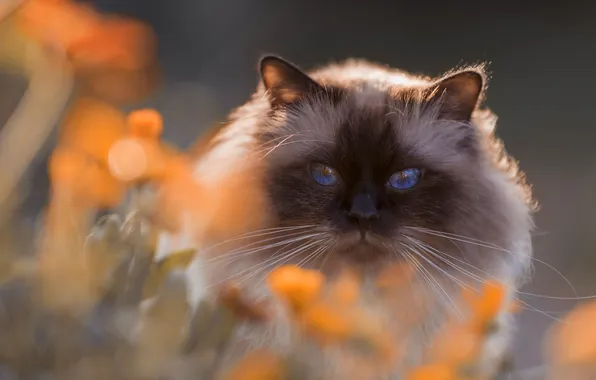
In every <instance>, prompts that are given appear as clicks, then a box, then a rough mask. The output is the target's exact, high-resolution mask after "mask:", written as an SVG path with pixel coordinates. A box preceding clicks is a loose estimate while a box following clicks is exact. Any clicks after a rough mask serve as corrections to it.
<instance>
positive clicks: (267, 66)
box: [259, 55, 323, 107]
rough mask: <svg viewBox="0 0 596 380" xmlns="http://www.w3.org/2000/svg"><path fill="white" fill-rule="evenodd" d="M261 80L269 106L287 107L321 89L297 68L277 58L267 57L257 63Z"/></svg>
mask: <svg viewBox="0 0 596 380" xmlns="http://www.w3.org/2000/svg"><path fill="white" fill-rule="evenodd" d="M259 72H260V73H261V79H262V80H263V84H264V85H265V89H266V90H267V96H268V97H269V101H270V103H271V106H273V107H279V106H284V105H285V106H287V105H290V104H292V103H295V102H297V101H299V100H301V99H303V98H304V97H305V96H306V95H308V94H313V93H316V92H319V91H322V90H323V89H322V87H321V86H320V85H319V84H318V83H317V82H315V81H314V80H313V79H312V78H311V77H309V76H308V75H307V74H305V73H304V72H302V71H301V70H300V69H299V68H298V67H296V66H295V65H293V64H291V63H290V62H287V61H285V60H283V59H281V58H279V57H276V56H272V55H268V56H265V57H263V58H261V61H260V62H259Z"/></svg>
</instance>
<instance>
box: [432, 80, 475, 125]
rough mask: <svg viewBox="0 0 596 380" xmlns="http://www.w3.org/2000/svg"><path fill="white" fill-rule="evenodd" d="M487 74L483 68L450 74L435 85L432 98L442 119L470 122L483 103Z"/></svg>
mask: <svg viewBox="0 0 596 380" xmlns="http://www.w3.org/2000/svg"><path fill="white" fill-rule="evenodd" d="M485 86H486V74H485V73H484V71H483V70H482V69H481V68H478V69H467V70H463V71H459V72H457V73H452V74H449V75H447V76H445V77H443V78H441V79H440V80H438V81H437V82H435V83H434V84H433V86H432V87H431V93H430V98H431V100H433V101H436V102H438V104H439V107H440V113H441V117H443V118H448V119H453V120H458V121H469V120H470V118H471V116H472V112H474V110H475V109H476V107H477V106H478V104H479V103H480V102H481V101H482V98H483V96H484V90H485Z"/></svg>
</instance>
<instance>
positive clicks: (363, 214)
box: [348, 193, 379, 221]
mask: <svg viewBox="0 0 596 380" xmlns="http://www.w3.org/2000/svg"><path fill="white" fill-rule="evenodd" d="M348 216H349V217H350V218H352V219H355V220H357V221H370V220H373V219H378V218H379V210H378V208H377V205H376V202H375V199H374V198H373V196H372V195H371V194H369V193H360V194H357V195H356V196H354V199H353V200H352V206H351V207H350V211H349V212H348Z"/></svg>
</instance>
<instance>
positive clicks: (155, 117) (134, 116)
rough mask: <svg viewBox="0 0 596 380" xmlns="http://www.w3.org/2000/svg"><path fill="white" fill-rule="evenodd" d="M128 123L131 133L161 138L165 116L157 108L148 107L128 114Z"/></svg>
mask: <svg viewBox="0 0 596 380" xmlns="http://www.w3.org/2000/svg"><path fill="white" fill-rule="evenodd" d="M126 124H127V125H128V128H129V130H130V133H131V134H132V135H133V136H136V137H146V138H149V139H159V137H160V136H161V133H162V131H163V118H162V116H161V114H160V113H159V112H157V111H156V110H153V109H150V108H147V109H141V110H136V111H133V112H131V113H130V114H128V119H127V122H126Z"/></svg>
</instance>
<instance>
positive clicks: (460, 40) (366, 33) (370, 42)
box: [0, 0, 596, 367]
mask: <svg viewBox="0 0 596 380" xmlns="http://www.w3.org/2000/svg"><path fill="white" fill-rule="evenodd" d="M94 3H95V4H96V5H98V6H100V7H101V8H102V9H104V10H107V11H111V12H120V13H125V14H129V15H133V16H135V17H138V18H141V19H144V20H146V21H148V22H149V23H150V24H151V25H152V26H153V27H154V28H155V30H156V32H157V33H158V36H159V38H160V59H161V61H162V63H163V65H164V69H165V72H166V82H165V85H164V87H163V89H162V91H161V92H160V93H158V94H156V95H155V96H154V97H153V98H152V99H150V100H149V101H148V102H146V103H145V104H144V105H150V106H153V107H156V108H158V109H159V110H160V111H161V112H163V114H164V117H165V121H166V133H165V134H166V138H167V139H169V140H171V141H173V142H175V143H177V144H179V145H181V146H188V144H189V143H190V142H191V141H192V140H193V139H194V138H195V137H196V136H197V135H198V134H199V133H200V132H201V131H202V130H203V129H204V128H206V127H207V126H209V125H210V124H211V123H213V122H216V121H218V120H221V119H223V118H224V117H225V114H226V113H227V112H228V111H229V109H230V108H231V107H234V106H237V105H239V104H240V103H242V102H243V101H244V100H246V99H247V97H248V96H249V94H250V92H251V91H252V90H253V89H254V87H255V85H256V83H257V73H256V63H257V59H258V58H259V56H260V55H261V54H263V53H269V52H273V53H277V54H280V55H282V56H284V57H286V58H288V59H290V60H292V61H294V62H295V63H297V64H299V65H300V66H302V67H304V68H308V67H311V66H313V65H318V64H322V63H325V62H327V61H329V60H338V59H342V58H347V57H362V58H368V59H371V60H374V61H380V62H383V63H386V64H390V65H392V66H396V67H400V68H403V69H406V70H410V71H414V72H421V73H425V74H429V75H437V74H440V73H442V72H444V71H446V70H448V69H450V68H452V67H453V66H456V65H459V64H462V63H475V62H479V61H488V62H490V70H491V72H492V81H491V83H490V88H489V92H488V105H489V106H490V107H491V108H492V109H493V110H494V111H495V112H496V113H497V114H498V115H499V117H500V119H499V125H498V127H499V129H498V131H499V135H500V136H501V137H502V138H504V140H505V142H506V144H507V147H508V150H509V151H510V152H511V153H513V154H514V155H515V156H516V157H517V158H518V159H519V160H520V161H521V166H522V168H523V169H524V170H525V171H526V172H527V173H528V177H529V179H530V181H531V182H532V183H533V184H534V185H535V193H536V196H537V197H538V199H539V200H540V201H541V204H542V210H541V211H540V213H539V214H538V216H537V225H538V231H537V233H536V235H537V236H536V238H535V251H536V257H537V258H538V259H539V260H542V261H545V262H547V263H548V264H549V265H552V266H554V267H556V268H557V269H558V270H559V271H560V272H561V273H562V275H564V276H567V277H568V278H569V279H570V280H571V281H572V282H573V285H574V286H575V287H576V289H577V292H578V293H580V295H587V294H594V293H596V280H595V279H594V273H595V269H596V260H594V254H593V252H594V248H595V247H596V232H594V226H596V223H595V222H596V213H595V212H594V209H595V207H594V206H595V203H596V201H595V200H594V194H595V192H596V152H594V148H593V141H594V137H595V136H596V132H595V128H596V122H595V119H596V117H595V116H594V111H595V110H596V106H595V105H594V103H595V101H596V97H595V96H594V85H595V84H596V72H595V70H596V22H594V20H596V3H593V2H592V3H591V4H590V2H588V1H585V2H579V1H566V2H558V3H555V2H553V6H549V5H548V4H547V3H546V2H535V1H525V2H521V1H520V2H517V3H518V4H515V3H516V2H510V3H511V4H508V2H506V1H488V2H482V1H476V2H471V1H461V2H453V1H442V2H426V1H416V2H414V1H411V2H405V1H395V0H393V1H391V0H387V1H380V0H369V1H360V2H356V1H352V2H335V1H323V0H321V1H311V0H309V1H306V0H295V1H281V0H277V1H273V0H211V1H208V0H96V1H94ZM555 4H558V6H555ZM1 91H2V90H1V89H0V92H1ZM42 182H43V181H42ZM41 191H42V188H40V190H39V192H41ZM535 266H536V275H535V279H534V281H533V282H532V284H530V285H529V286H527V288H526V289H525V290H526V291H528V292H533V293H538V294H542V295H547V296H562V297H572V296H573V292H572V291H571V289H570V288H569V286H568V285H567V284H566V283H565V281H564V280H563V279H562V275H561V274H558V273H556V272H555V271H554V270H553V269H550V268H549V267H548V266H546V265H544V264H541V263H540V262H536V263H535ZM523 298H524V300H525V301H527V302H529V303H530V304H531V305H532V306H533V307H535V308H537V309H539V310H541V311H546V312H549V315H551V316H552V317H553V318H556V317H560V316H561V314H560V313H561V312H563V311H564V310H566V309H568V308H569V307H571V306H573V302H571V301H560V300H559V301H557V300H549V299H544V298H538V297H533V296H524V297H523ZM551 312H552V313H551ZM520 319H521V322H522V323H521V327H520V333H519V334H518V336H517V339H516V354H517V357H518V361H519V363H518V364H519V365H520V366H522V367H526V366H531V365H535V364H537V363H539V361H540V355H541V349H540V346H541V336H542V334H543V333H544V330H545V329H546V327H547V326H548V325H549V324H551V323H552V322H553V319H552V318H551V317H547V316H545V315H543V314H541V313H538V312H535V311H534V312H532V311H527V312H524V313H523V314H522V316H521V318H520Z"/></svg>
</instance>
